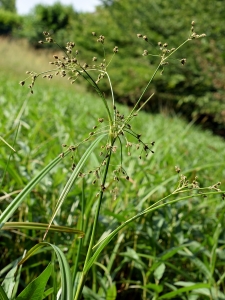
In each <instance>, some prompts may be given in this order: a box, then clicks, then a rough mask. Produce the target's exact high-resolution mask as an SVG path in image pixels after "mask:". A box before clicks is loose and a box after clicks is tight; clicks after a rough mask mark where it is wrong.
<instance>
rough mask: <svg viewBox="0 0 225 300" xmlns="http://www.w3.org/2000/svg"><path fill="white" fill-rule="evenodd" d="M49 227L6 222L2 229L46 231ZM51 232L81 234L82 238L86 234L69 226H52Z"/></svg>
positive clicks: (38, 224) (46, 225)
mask: <svg viewBox="0 0 225 300" xmlns="http://www.w3.org/2000/svg"><path fill="white" fill-rule="evenodd" d="M48 227H49V225H48V224H44V223H35V222H6V223H5V224H4V226H3V227H2V229H3V230H6V229H33V230H46V229H47V228H48ZM49 231H56V232H67V233H73V234H79V236H80V237H83V236H84V232H83V231H81V230H78V229H74V228H70V227H67V226H58V225H51V227H50V228H49Z"/></svg>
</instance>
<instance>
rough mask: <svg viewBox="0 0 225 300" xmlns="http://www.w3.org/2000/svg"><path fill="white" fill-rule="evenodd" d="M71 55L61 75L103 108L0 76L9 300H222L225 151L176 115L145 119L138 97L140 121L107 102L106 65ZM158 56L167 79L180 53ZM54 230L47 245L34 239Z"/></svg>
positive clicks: (59, 89) (60, 64) (57, 58)
mask: <svg viewBox="0 0 225 300" xmlns="http://www.w3.org/2000/svg"><path fill="white" fill-rule="evenodd" d="M193 26H194V25H193ZM191 34H193V33H191ZM45 37H46V38H47V39H48V40H49V41H51V39H52V37H51V35H49V34H48V33H45ZM92 38H94V39H96V37H95V36H94V37H92ZM90 39H91V38H90ZM98 39H99V44H98V45H100V46H101V44H103V45H104V38H103V37H102V36H100V37H99V38H98ZM143 39H144V42H145V38H143ZM188 42H191V39H190V40H189V39H188V40H187V43H188ZM92 43H93V42H92ZM109 44H110V43H109ZM17 46H18V45H15V47H17ZM73 46H74V45H73V44H71V43H69V44H67V53H66V54H64V55H65V59H63V58H62V53H59V54H57V55H56V54H54V58H53V59H51V60H52V65H53V68H58V69H59V72H60V74H61V75H62V77H68V76H70V77H72V76H73V74H74V72H73V71H74V70H75V71H76V72H77V73H78V74H75V76H76V77H77V76H78V79H77V80H81V79H82V78H83V79H85V80H86V81H88V82H89V84H90V85H91V86H92V90H95V92H97V93H96V96H93V95H89V94H87V93H86V92H85V93H80V92H77V90H76V88H75V87H74V85H69V86H68V85H67V84H64V83H62V85H61V86H60V85H59V84H58V82H59V81H57V84H56V83H54V82H51V83H49V84H47V82H48V79H51V76H50V77H49V75H52V74H53V73H52V72H51V71H50V72H48V73H42V75H44V76H45V77H46V79H44V80H42V81H41V79H40V80H39V78H38V77H39V72H40V71H39V70H38V72H37V73H30V72H28V75H27V76H28V77H30V78H31V86H30V90H31V91H34V95H31V94H29V95H27V90H26V87H27V86H28V85H29V83H28V81H29V79H26V80H25V82H24V81H23V80H21V75H20V76H19V77H18V73H17V71H15V72H13V70H12V71H10V69H11V68H9V69H8V71H7V69H4V73H3V72H1V77H0V78H1V82H0V94H1V97H0V101H1V106H2V107H3V108H4V109H3V118H2V119H1V126H0V137H1V141H0V142H1V158H0V172H1V188H2V191H1V195H0V201H1V211H2V214H1V216H0V220H1V221H0V222H1V225H4V227H3V228H2V230H1V233H0V234H1V242H0V246H1V249H3V255H2V259H1V260H0V261H1V270H2V271H1V278H4V280H2V282H1V283H2V285H1V289H0V295H1V297H2V299H31V297H34V296H35V297H37V299H43V298H44V299H57V293H58V292H59V289H60V287H61V298H62V299H79V297H80V296H81V291H82V297H83V299H126V298H129V299H146V300H147V299H217V298H219V299H225V286H224V277H225V272H224V262H225V249H224V240H225V236H224V232H225V230H224V229H225V223H224V210H225V203H224V201H222V199H223V198H224V193H223V192H222V191H221V190H222V189H223V186H224V179H223V178H224V165H225V163H224V159H223V157H224V151H225V150H224V141H223V140H222V139H220V138H219V137H215V136H212V134H211V133H209V132H202V131H200V130H199V129H198V128H196V127H195V125H194V124H193V122H192V123H189V124H187V123H186V122H184V121H182V120H180V119H178V118H177V117H176V115H175V114H174V116H173V117H172V116H168V115H166V113H165V112H164V114H161V115H151V114H147V113H143V112H140V111H139V107H140V106H142V104H143V100H144V97H143V96H142V94H141V93H139V97H138V98H139V100H138V101H139V102H140V103H139V106H136V107H135V109H134V110H133V109H130V108H127V107H123V106H121V105H119V104H117V103H114V99H113V94H112V98H111V99H110V100H106V98H105V96H104V94H103V93H102V92H101V86H102V85H101V82H103V80H104V78H103V75H108V73H107V72H108V67H106V65H107V63H108V62H109V60H110V58H109V57H108V56H106V61H104V60H101V58H100V57H99V58H98V62H97V63H96V64H97V67H93V66H92V64H93V62H91V63H89V62H85V61H84V62H83V60H82V59H80V57H79V55H80V54H78V55H77V54H76V50H74V49H73ZM159 47H160V48H161V50H160V49H159V51H158V52H160V51H161V52H160V53H161V61H160V62H159V65H158V68H159V69H160V67H162V66H163V65H165V63H166V62H167V61H168V59H169V57H170V56H171V54H173V51H172V52H167V51H165V50H167V49H168V48H167V46H166V45H164V46H159ZM177 47H178V45H177ZM192 47H195V46H194V45H192ZM6 48H7V44H6ZM10 48H13V47H12V44H11V47H10ZM112 48H113V47H112ZM169 49H170V48H169ZM106 50H107V49H106ZM117 50H118V49H117V48H116V47H114V54H113V52H112V49H111V51H110V53H111V54H110V56H112V55H116V56H115V61H117V62H118V61H119V59H118V57H117V55H119V54H120V48H119V53H116V52H117ZM21 51H22V52H23V53H24V57H26V60H25V63H26V64H27V63H28V62H29V61H28V57H29V55H30V52H28V55H26V54H27V52H26V50H25V49H23V48H21ZM175 52H176V49H175V50H174V53H175ZM37 53H39V52H35V53H34V56H33V57H32V59H31V60H30V67H28V70H31V69H33V68H34V66H33V64H34V62H35V59H36V57H37V56H38V55H37ZM71 53H72V54H71ZM145 53H146V52H145ZM9 55H10V54H9ZM17 55H18V59H19V57H20V53H19V52H18V53H17ZM70 55H72V57H70ZM77 56H78V61H79V62H81V61H82V64H80V63H79V62H77V61H76V60H75V59H76V57H77ZM9 58H10V56H9ZM89 58H90V59H91V58H92V56H91V57H90V56H89ZM39 59H40V58H39ZM103 59H104V56H103ZM143 59H144V58H143ZM83 63H85V65H83ZM87 63H89V66H87ZM113 63H114V61H113V62H112V63H111V65H113ZM2 64H4V62H2ZM19 64H23V60H21V61H18V68H19V69H20V68H21V67H20V66H19ZM99 65H100V66H99ZM111 65H110V67H111ZM6 66H7V64H6ZM8 66H9V67H10V62H9V64H8ZM43 68H44V66H43ZM93 69H95V71H97V72H98V73H97V75H98V76H97V75H94V73H93V71H94V70H93ZM109 70H110V69H109ZM148 71H149V70H148ZM69 72H71V74H70V73H69ZM64 73H65V76H64ZM99 75H100V76H99ZM144 76H148V81H149V80H150V78H151V76H152V74H151V75H149V74H148V72H147V75H145V74H144ZM70 77H69V81H70V82H72V81H73V80H76V77H74V78H70ZM95 77H96V79H97V84H96V83H95V81H94V80H93V78H95ZM153 77H154V76H153ZM9 78H11V79H10V80H9ZM80 78H81V79H80ZM37 79H38V82H37V83H36V80H37ZM156 79H157V77H156ZM19 80H20V81H21V85H25V86H24V87H23V88H21V87H20V86H19V85H18V81H19ZM62 80H63V79H62ZM98 81H100V84H99V85H98ZM78 83H79V84H80V82H78ZM149 83H152V80H150V81H149ZM34 84H35V86H34ZM24 88H25V90H24ZM65 91H66V92H65ZM97 96H98V97H97ZM99 96H100V97H99ZM136 100H137V99H136ZM137 112H138V116H136V113H137ZM103 119H104V121H103ZM107 120H108V121H107ZM131 121H132V123H131ZM95 126H97V127H96V128H95ZM131 126H132V127H131ZM97 133H98V134H99V135H97ZM121 133H122V134H121ZM140 134H141V136H140ZM66 145H67V146H66ZM14 150H15V151H14ZM90 171H91V172H90ZM106 175H107V176H106ZM221 186H222V187H221ZM24 187H25V188H24ZM220 189H221V190H220ZM16 195H17V196H16ZM15 196H16V197H15ZM12 198H13V200H12ZM8 220H10V221H11V222H18V223H5V222H7V221H8ZM131 221H132V222H131ZM26 222H29V223H28V224H27V223H26ZM31 222H35V226H34V223H31ZM52 222H53V224H54V225H55V227H52V226H50V224H51V223H52ZM42 223H44V224H47V225H41V224H42ZM48 224H49V232H48V233H47V236H46V233H45V234H43V232H41V233H39V231H37V229H40V230H43V229H45V231H46V228H47V226H48ZM15 226H17V227H16V228H17V229H19V228H20V229H21V228H22V227H23V229H22V230H21V231H20V234H18V230H17V229H16V230H15ZM65 226H66V227H65ZM9 228H11V229H13V230H12V231H7V230H6V229H9ZM57 229H58V230H57ZM73 229H77V230H80V231H73ZM55 230H57V232H55ZM82 232H84V233H85V235H84V237H82V235H83V233H82ZM74 234H75V235H74ZM43 235H44V236H46V238H45V240H44V242H43V241H42V238H43ZM81 237H82V238H81ZM25 250H26V251H27V253H25ZM22 256H23V260H22V262H21V258H22ZM19 261H20V264H19V266H17V264H18V262H19ZM4 291H5V292H4Z"/></svg>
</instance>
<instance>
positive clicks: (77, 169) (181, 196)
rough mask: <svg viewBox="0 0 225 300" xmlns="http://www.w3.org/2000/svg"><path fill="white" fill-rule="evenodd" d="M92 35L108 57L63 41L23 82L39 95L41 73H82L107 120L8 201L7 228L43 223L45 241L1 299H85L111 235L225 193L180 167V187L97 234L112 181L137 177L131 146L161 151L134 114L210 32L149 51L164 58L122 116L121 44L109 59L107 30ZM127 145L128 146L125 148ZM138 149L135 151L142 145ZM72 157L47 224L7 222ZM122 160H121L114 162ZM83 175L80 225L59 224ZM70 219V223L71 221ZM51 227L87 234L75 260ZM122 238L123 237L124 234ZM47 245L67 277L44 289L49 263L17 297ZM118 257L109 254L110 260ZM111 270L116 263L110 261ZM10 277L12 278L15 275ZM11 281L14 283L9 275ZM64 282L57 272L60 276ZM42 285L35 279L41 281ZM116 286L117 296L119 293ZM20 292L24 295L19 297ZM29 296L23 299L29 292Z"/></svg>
mask: <svg viewBox="0 0 225 300" xmlns="http://www.w3.org/2000/svg"><path fill="white" fill-rule="evenodd" d="M43 34H44V37H45V40H44V41H39V43H40V44H45V43H55V44H57V42H56V41H55V40H54V37H53V36H52V35H51V34H50V33H49V32H44V33H43ZM92 36H93V38H94V39H96V40H97V43H99V44H100V45H101V47H102V49H103V56H102V58H101V59H99V58H97V57H93V58H92V60H91V62H86V61H83V60H82V58H80V57H79V50H77V49H76V45H75V43H74V42H68V43H67V44H66V46H65V48H63V47H61V46H60V45H58V47H59V48H60V49H61V50H62V52H63V54H62V55H53V61H51V62H50V64H51V65H52V69H51V70H47V71H43V72H41V73H36V72H34V71H27V78H26V79H25V80H23V81H21V82H20V85H21V86H25V85H26V84H27V81H29V80H31V82H30V83H29V84H28V85H29V89H30V92H31V93H32V94H33V92H34V86H35V83H36V82H37V80H38V79H39V78H40V77H42V78H45V79H49V80H51V79H52V78H54V77H55V76H61V77H64V78H67V79H68V80H69V81H70V82H71V84H73V83H75V82H76V81H78V80H80V79H84V80H86V81H87V82H88V83H89V84H90V85H91V86H92V87H93V89H94V90H95V91H96V92H97V94H98V95H99V98H100V99H101V101H102V103H103V105H104V107H105V111H106V115H107V120H106V119H104V118H102V117H99V118H98V123H97V125H95V126H94V127H93V130H92V131H90V132H88V133H87V136H86V138H84V139H83V140H81V141H78V142H77V143H75V144H74V145H70V146H67V145H65V144H64V145H63V149H64V150H63V152H62V153H60V154H59V155H58V157H56V158H55V159H54V160H53V161H51V162H50V163H49V164H48V165H47V166H46V167H45V168H44V169H43V170H42V171H41V172H40V173H39V174H38V175H37V176H36V177H35V178H33V179H32V180H31V181H30V182H29V183H28V184H27V186H26V187H25V188H24V189H23V190H22V191H21V192H20V193H19V195H18V196H17V197H16V198H15V199H14V200H13V201H12V202H11V203H10V204H9V205H8V207H7V208H6V209H5V210H4V211H3V212H2V214H1V216H0V224H1V227H2V228H1V229H2V230H7V229H13V228H21V229H22V228H29V229H33V230H36V229H39V230H44V231H45V233H44V235H43V241H42V242H40V243H37V244H36V245H35V246H34V247H33V248H31V249H30V250H28V252H27V253H24V257H23V258H22V259H20V260H18V261H16V262H15V264H14V265H12V266H11V267H12V268H11V271H10V272H11V273H10V274H11V275H12V274H13V276H11V277H6V279H5V281H4V284H3V287H1V288H0V295H1V299H31V298H29V297H31V296H30V295H31V294H32V296H33V297H34V296H37V297H40V298H37V299H43V297H44V296H46V297H47V296H49V295H52V299H54V297H55V298H56V297H57V299H63V300H64V299H67V300H72V299H74V300H79V299H81V297H82V291H83V289H84V286H85V283H86V281H87V277H88V274H89V271H90V269H91V268H93V266H94V265H95V264H97V263H98V262H97V259H98V257H99V255H100V254H101V253H102V251H103V250H104V249H105V248H106V246H107V245H108V244H109V242H110V241H111V240H112V239H113V238H114V237H115V236H116V235H117V234H118V233H119V232H120V231H121V230H122V229H123V228H125V227H126V226H127V225H128V224H130V223H131V222H134V221H135V220H136V219H137V218H140V217H142V216H144V215H146V214H149V213H151V212H153V211H155V210H157V209H159V208H162V207H165V206H168V205H171V204H173V203H176V202H179V201H182V200H186V199H189V198H191V197H193V196H194V197H202V196H207V195H210V194H221V195H222V197H224V193H223V191H221V190H220V183H216V184H213V185H212V186H210V187H200V186H199V183H198V181H197V178H194V180H191V181H189V180H188V179H187V177H186V176H184V175H182V174H181V175H180V169H179V167H176V168H175V169H176V172H177V173H178V174H179V175H178V176H179V182H178V186H177V187H176V188H175V190H174V191H173V192H172V193H170V194H168V195H167V196H166V197H164V198H162V199H159V200H158V201H155V202H154V203H153V204H152V205H150V206H148V207H147V208H145V209H142V210H141V209H140V210H139V211H138V212H137V213H136V214H135V215H133V217H131V218H128V219H127V220H126V221H125V222H122V223H121V225H119V226H117V228H115V229H113V230H111V232H109V233H107V234H106V235H105V236H103V237H102V238H101V239H100V240H99V239H97V235H96V232H97V230H98V227H99V222H100V221H99V215H100V210H101V207H102V205H103V203H104V199H105V198H106V197H107V195H108V193H109V190H110V189H111V192H112V193H114V196H115V197H117V198H118V197H119V195H118V193H117V190H116V189H114V188H112V186H113V184H112V185H109V179H110V180H111V181H112V182H114V183H115V184H116V185H117V184H118V182H119V181H120V180H123V181H127V182H128V184H129V182H130V181H132V179H131V178H130V176H129V174H128V172H127V171H126V168H125V166H124V162H123V161H124V157H123V156H124V152H126V153H127V155H128V156H130V155H131V153H132V151H133V150H132V149H134V148H135V149H136V150H137V151H139V154H138V158H139V159H145V157H147V156H149V155H153V154H154V144H155V142H154V141H151V142H149V143H148V142H145V137H143V134H142V133H139V132H136V131H135V130H134V129H133V128H132V121H133V119H134V118H137V117H138V113H139V112H140V110H141V109H143V107H144V106H145V105H146V103H148V101H149V100H150V99H151V98H152V97H153V96H154V94H152V95H151V96H150V97H148V98H147V99H146V98H145V94H146V92H147V90H148V89H149V86H150V85H151V82H152V81H153V80H154V77H155V76H156V74H157V73H159V72H160V73H161V75H162V74H163V70H164V68H165V67H167V66H168V64H169V61H170V58H171V57H172V56H173V55H174V53H176V52H178V51H179V50H180V48H181V47H183V46H185V45H186V44H187V43H189V42H192V41H193V40H195V39H198V38H202V37H204V36H205V34H197V33H196V32H195V24H194V22H192V23H191V30H190V34H189V35H188V37H187V39H186V40H185V41H184V42H183V43H181V44H180V45H179V46H178V47H173V48H169V46H168V44H167V43H161V42H159V43H158V52H159V53H158V54H152V53H150V52H149V50H144V51H143V56H146V57H148V56H154V57H155V59H156V60H158V65H157V67H156V69H155V71H154V72H153V74H152V76H151V77H150V79H149V81H148V83H147V85H146V87H145V88H144V90H143V92H142V93H141V94H140V97H139V98H138V99H137V101H136V102H135V104H134V106H133V107H132V109H131V110H130V112H129V114H128V115H126V116H125V115H123V114H121V113H120V112H119V110H118V109H117V104H116V102H115V97H114V92H113V83H112V82H111V79H110V72H109V66H110V64H111V63H113V57H114V56H115V55H118V52H119V48H118V47H117V46H115V47H114V48H113V49H112V55H111V56H110V57H109V58H108V56H107V55H106V53H105V48H104V45H105V37H104V36H103V35H100V36H97V34H96V33H95V32H92ZM137 37H138V38H139V39H142V40H143V41H144V42H145V43H146V44H147V45H148V46H149V45H150V44H151V43H150V42H149V39H148V37H147V36H146V35H142V34H137ZM179 63H181V64H182V65H184V64H185V63H186V58H181V59H180V61H179ZM103 80H106V81H107V83H108V85H109V88H110V91H111V99H110V100H109V99H107V98H106V96H105V94H104V93H103V92H102V91H101V88H100V85H99V83H100V82H101V81H103ZM81 147H82V149H85V150H84V151H83V152H84V153H83V154H82V155H80V154H79V149H80V148H81ZM96 149H99V152H100V157H101V162H100V164H99V165H98V166H95V167H94V168H92V169H90V170H87V168H85V166H86V165H87V161H88V159H90V156H91V155H92V153H94V151H95V150H96ZM124 149H126V151H124ZM137 151H136V152H137ZM68 156H69V157H70V158H71V159H72V173H71V175H70V177H69V179H68V181H67V183H66V185H65V187H64V189H63V191H62V192H61V194H60V196H59V198H58V201H57V203H56V206H55V208H54V211H53V214H52V216H51V217H49V223H48V224H41V223H31V222H29V223H27V222H26V223H23V222H20V223H19V222H8V220H9V219H10V218H11V217H12V216H13V213H14V212H15V211H16V210H17V209H18V207H19V206H20V205H21V203H22V202H23V201H24V200H25V199H26V196H27V195H28V194H29V193H30V192H31V191H32V189H33V188H34V187H35V186H36V185H37V184H38V183H39V182H40V181H41V180H42V179H43V178H44V177H45V176H46V175H47V174H48V173H49V172H50V171H51V170H52V169H53V168H54V167H55V166H56V165H57V164H59V163H60V162H61V161H62V160H64V159H66V158H67V157H68ZM115 161H117V162H118V163H116V164H115ZM87 177H90V178H92V184H93V185H94V186H96V195H95V199H96V203H95V206H94V209H95V212H94V218H93V223H92V226H91V228H90V229H89V230H90V235H89V236H90V238H89V240H88V247H87V252H86V253H85V259H84V261H82V259H81V254H82V253H83V249H82V237H83V236H84V235H85V234H86V232H85V227H84V220H85V217H86V216H85V209H86V207H85V206H87V205H88V204H87V203H86V202H85V197H86V196H85V179H86V178H87ZM79 178H83V186H82V197H81V199H80V204H79V205H80V207H81V213H80V216H79V219H80V221H79V229H73V228H70V227H66V226H58V225H53V223H54V219H55V217H56V216H57V214H58V213H59V211H60V209H61V207H62V205H63V204H64V203H66V200H67V196H68V194H69V192H70V190H71V189H72V187H73V186H74V185H75V184H76V182H77V180H78V179H79ZM149 197H150V195H145V196H144V197H143V199H142V200H141V201H140V203H139V205H138V207H140V208H142V207H143V203H145V202H146V201H147V199H149ZM65 225H66V224H65ZM49 231H55V232H70V233H75V234H78V236H79V237H80V239H79V240H78V246H77V248H76V251H77V252H76V253H75V255H73V256H72V257H73V259H72V262H71V261H70V263H69V262H68V261H67V259H66V255H65V254H64V252H63V251H62V249H60V247H58V246H57V245H55V244H51V243H48V242H46V241H45V240H46V237H47V235H48V233H49ZM118 243H120V241H118ZM42 248H46V249H51V250H53V252H54V253H55V256H56V258H57V260H58V262H59V269H60V272H59V273H60V277H61V283H59V284H56V285H54V284H53V286H52V288H50V289H49V290H47V291H45V286H46V284H47V281H48V279H49V277H50V275H51V273H52V272H53V270H52V266H51V264H49V265H48V266H47V268H46V269H45V270H44V272H43V273H41V274H40V276H39V277H38V278H36V279H35V281H33V282H31V283H30V284H29V285H28V286H27V287H26V288H25V289H24V290H23V291H22V292H21V294H20V295H19V296H18V298H15V297H16V291H17V287H18V281H19V275H20V272H21V267H22V265H23V264H24V262H25V261H26V260H28V259H29V258H30V257H31V256H32V255H35V254H36V253H39V252H40V251H41V249H42ZM111 265H112V261H110V266H111ZM109 269H110V268H109ZM10 278H11V279H10ZM10 280H11V282H10ZM56 281H57V279H56ZM6 282H10V283H11V284H12V285H13V286H14V289H10V290H6V289H5V287H6V286H7V284H6ZM35 284H36V285H35ZM115 295H116V293H115V294H114V296H112V297H113V298H112V299H115V297H116V296H115ZM19 297H21V298H19ZM22 297H23V298H22ZM143 299H146V295H145V291H144V292H143Z"/></svg>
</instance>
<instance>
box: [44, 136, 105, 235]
mask: <svg viewBox="0 0 225 300" xmlns="http://www.w3.org/2000/svg"><path fill="white" fill-rule="evenodd" d="M105 136H106V134H102V135H100V136H98V137H97V138H96V139H95V141H93V142H92V144H91V145H90V146H89V147H88V149H87V150H86V151H85V153H84V154H83V155H82V157H81V158H80V160H79V162H78V164H77V166H76V168H75V169H74V171H73V172H72V174H71V176H70V178H69V180H68V182H67V184H66V185H65V187H64V189H63V191H62V193H61V195H60V197H59V200H58V201H57V204H56V208H55V211H54V213H53V215H52V217H51V220H50V222H49V228H50V226H51V224H52V222H53V220H54V218H55V216H56V214H57V212H58V211H59V209H60V207H61V206H62V204H63V201H64V200H65V198H66V196H67V195H68V193H69V191H70V189H71V187H72V185H73V184H74V182H75V180H76V179H77V177H78V175H79V173H80V171H81V169H82V167H83V165H84V163H85V162H86V160H87V159H88V157H89V156H90V154H91V153H92V152H93V151H94V149H95V147H96V146H97V144H98V143H99V142H100V141H101V140H102V138H103V137H105ZM47 232H48V230H47ZM47 232H46V233H45V235H44V239H45V236H46V234H47Z"/></svg>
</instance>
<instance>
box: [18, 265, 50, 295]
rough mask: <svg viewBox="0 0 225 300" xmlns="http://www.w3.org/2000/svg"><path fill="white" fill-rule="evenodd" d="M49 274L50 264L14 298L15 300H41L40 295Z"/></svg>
mask: <svg viewBox="0 0 225 300" xmlns="http://www.w3.org/2000/svg"><path fill="white" fill-rule="evenodd" d="M51 273H52V264H51V263H50V264H49V265H48V266H47V268H46V269H45V270H44V271H43V272H42V273H41V274H40V275H39V276H38V277H37V278H36V279H34V280H33V281H32V282H31V283H29V284H28V286H27V287H26V288H25V289H24V290H23V291H22V292H21V293H20V294H19V296H18V297H16V300H28V299H32V300H42V295H43V293H44V290H45V286H46V284H47V282H48V280H49V277H50V275H51Z"/></svg>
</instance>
